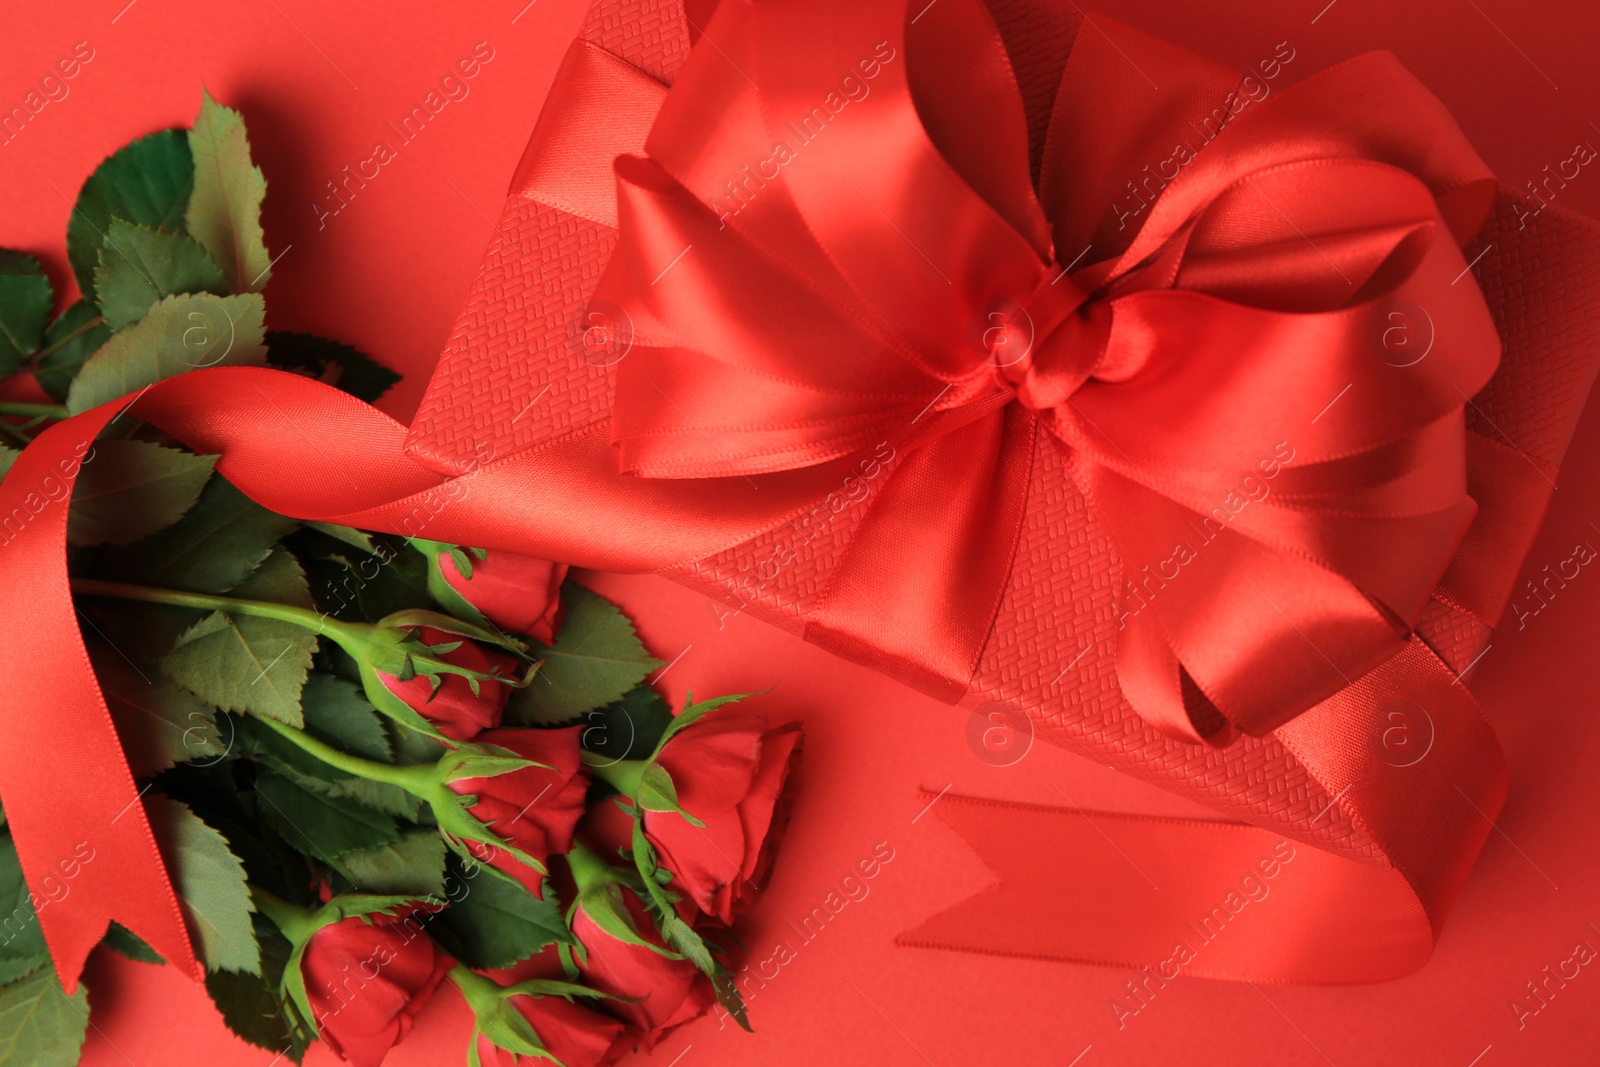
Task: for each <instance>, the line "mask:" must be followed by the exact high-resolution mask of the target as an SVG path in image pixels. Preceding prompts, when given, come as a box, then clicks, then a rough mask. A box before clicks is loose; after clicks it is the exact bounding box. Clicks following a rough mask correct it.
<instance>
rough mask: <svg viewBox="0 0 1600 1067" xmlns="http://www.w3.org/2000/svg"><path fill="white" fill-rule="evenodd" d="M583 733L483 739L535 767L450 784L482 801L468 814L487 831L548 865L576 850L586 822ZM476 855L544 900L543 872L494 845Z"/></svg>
mask: <svg viewBox="0 0 1600 1067" xmlns="http://www.w3.org/2000/svg"><path fill="white" fill-rule="evenodd" d="M582 730H583V727H581V726H568V727H564V728H562V729H554V730H541V729H514V728H507V729H501V730H490V731H487V732H486V733H482V734H479V735H478V738H477V743H478V744H480V745H493V746H495V747H498V748H503V749H506V750H508V751H510V752H512V753H515V754H516V755H517V756H520V757H521V758H522V759H525V760H530V761H532V762H533V764H535V765H534V766H528V767H522V768H520V769H518V770H514V771H511V772H509V773H505V774H496V775H494V776H493V777H464V778H457V779H455V780H453V781H450V782H448V783H447V785H448V787H449V788H450V790H451V791H452V792H454V793H457V794H459V795H460V796H463V797H473V798H476V802H475V803H473V804H472V806H471V807H469V808H468V809H467V811H468V812H469V813H470V814H471V815H472V816H473V817H474V818H476V819H477V820H478V821H479V822H480V823H482V824H483V826H484V828H485V829H487V830H489V831H492V832H493V833H494V834H495V835H497V836H498V837H500V838H501V839H502V840H503V841H504V842H506V843H507V844H509V845H510V846H511V847H512V848H514V849H516V850H517V851H518V852H520V853H522V854H523V855H525V856H527V857H531V858H532V859H533V860H535V861H536V862H537V863H539V864H541V865H543V864H544V863H545V862H546V861H547V860H548V859H549V857H551V856H554V855H559V854H560V853H563V852H566V851H567V850H568V849H569V848H571V847H572V835H573V831H574V830H575V829H576V828H577V825H578V820H579V819H580V818H582V817H583V808H584V798H585V797H586V796H587V795H588V792H589V776H588V774H587V773H586V772H585V770H584V768H583V765H582V757H581V753H580V750H579V746H578V738H579V735H580V734H581V732H582ZM541 765H542V766H541ZM474 854H475V855H477V856H479V857H480V858H481V859H483V860H484V861H485V862H487V863H488V864H489V865H490V866H493V867H496V868H498V869H499V870H502V871H504V872H505V873H506V874H509V875H510V876H511V877H513V878H515V879H516V880H517V881H519V882H521V883H522V884H523V885H524V886H526V887H527V889H528V891H529V892H530V893H532V894H533V895H534V896H536V897H542V896H543V893H542V888H543V881H544V878H543V872H542V871H540V870H536V869H534V868H532V867H530V866H528V865H527V863H525V862H523V861H522V860H520V859H518V858H517V857H516V856H514V855H512V854H511V853H510V852H508V851H507V850H505V849H501V848H496V847H494V846H493V845H489V846H487V847H485V848H483V849H474Z"/></svg>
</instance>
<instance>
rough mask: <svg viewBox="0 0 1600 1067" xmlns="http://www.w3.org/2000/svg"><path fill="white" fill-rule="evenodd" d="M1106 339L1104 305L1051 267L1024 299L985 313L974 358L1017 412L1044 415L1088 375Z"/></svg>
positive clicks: (1108, 315) (1108, 326) (1108, 328)
mask: <svg viewBox="0 0 1600 1067" xmlns="http://www.w3.org/2000/svg"><path fill="white" fill-rule="evenodd" d="M1110 337H1111V309H1110V306H1109V305H1108V304H1106V302H1105V301H1103V300H1095V299H1091V298H1090V294H1089V293H1088V292H1086V291H1085V290H1084V289H1083V288H1082V287H1080V286H1079V285H1077V284H1076V283H1075V282H1074V281H1073V280H1072V279H1071V278H1070V277H1068V276H1067V272H1066V271H1065V270H1063V269H1061V268H1060V267H1059V266H1057V265H1056V264H1054V263H1052V264H1051V265H1050V266H1049V267H1048V268H1046V270H1045V272H1044V275H1043V276H1042V277H1041V279H1040V281H1039V284H1038V285H1037V286H1035V287H1034V289H1033V292H1031V293H1029V294H1028V296H1027V297H1026V298H1024V299H1023V300H1021V301H1020V302H1019V301H1006V302H1004V303H1002V304H1001V305H999V306H998V307H996V308H994V309H993V310H991V311H989V312H988V313H987V315H986V316H985V318H984V326H983V330H982V333H981V334H980V336H979V357H980V358H981V359H982V360H983V362H984V363H985V364H986V365H987V366H988V367H989V368H992V371H993V374H994V376H995V377H996V378H997V379H998V381H999V382H1000V384H1001V387H1002V388H1003V389H1005V390H1007V391H1010V392H1011V393H1013V394H1014V395H1015V397H1016V399H1017V402H1018V403H1020V404H1021V405H1022V406H1023V407H1025V408H1028V409H1029V410H1030V411H1041V412H1043V411H1050V410H1051V409H1053V408H1056V407H1059V406H1061V405H1063V404H1066V403H1067V401H1068V398H1070V397H1071V396H1072V394H1073V393H1075V392H1077V391H1078V388H1079V386H1081V385H1083V383H1084V382H1086V381H1088V380H1089V378H1090V377H1091V376H1093V375H1094V373H1095V370H1096V368H1097V367H1098V366H1099V365H1100V362H1101V359H1102V357H1103V356H1104V355H1105V351H1106V343H1107V341H1108V340H1109V339H1110Z"/></svg>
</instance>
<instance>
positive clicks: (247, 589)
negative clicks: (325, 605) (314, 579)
mask: <svg viewBox="0 0 1600 1067" xmlns="http://www.w3.org/2000/svg"><path fill="white" fill-rule="evenodd" d="M233 595H234V596H235V597H238V598H239V599H241V600H266V601H270V602H271V603H274V604H289V605H292V606H293V607H297V608H308V609H312V610H315V608H316V604H315V603H314V602H313V601H312V599H311V587H310V586H308V585H307V584H306V572H305V571H304V570H303V569H302V568H301V566H300V561H299V560H297V559H295V558H294V554H293V553H291V552H290V551H289V550H288V549H286V548H283V547H282V546H279V547H277V548H274V549H273V550H272V551H271V552H270V553H268V554H267V558H266V559H264V560H262V561H261V565H260V566H259V567H257V568H256V569H255V572H254V573H253V574H251V575H250V577H249V578H246V579H245V580H244V581H243V582H240V583H239V584H238V585H237V586H235V587H234V589H233Z"/></svg>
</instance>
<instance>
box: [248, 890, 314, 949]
mask: <svg viewBox="0 0 1600 1067" xmlns="http://www.w3.org/2000/svg"><path fill="white" fill-rule="evenodd" d="M250 896H251V898H252V899H253V900H254V901H255V904H256V910H257V911H259V912H260V913H261V914H263V915H265V916H266V917H267V918H269V919H271V920H272V924H273V925H274V926H276V927H277V928H278V929H279V930H280V931H282V932H283V936H284V937H287V938H288V939H289V941H290V943H292V944H296V945H298V944H300V943H301V942H303V941H305V939H306V938H308V937H310V936H311V935H312V934H313V933H315V932H316V930H315V929H314V928H313V926H312V923H311V913H310V912H309V911H307V910H306V909H305V908H302V907H300V906H299V905H298V904H291V903H289V902H288V901H287V900H284V899H283V898H282V897H279V896H276V895H275V894H272V893H269V892H267V891H266V890H265V889H262V888H261V887H260V886H258V885H252V886H251V887H250Z"/></svg>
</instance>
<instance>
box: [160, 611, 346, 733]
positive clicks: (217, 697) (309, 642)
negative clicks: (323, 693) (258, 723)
mask: <svg viewBox="0 0 1600 1067" xmlns="http://www.w3.org/2000/svg"><path fill="white" fill-rule="evenodd" d="M316 648H317V635H316V634H314V633H312V632H311V631H310V630H307V629H305V628H304V627H302V626H297V625H295V624H294V623H291V622H280V621H278V620H277V619H259V618H254V617H252V616H248V615H237V616H235V615H228V614H226V613H224V612H220V611H217V612H213V613H211V614H210V615H208V616H206V617H205V618H204V619H201V620H200V621H199V622H198V623H196V624H195V625H194V626H192V627H190V629H189V630H188V631H187V632H186V633H184V635H183V636H182V637H180V638H178V647H177V648H174V649H173V650H172V651H171V652H169V653H167V655H165V656H164V657H162V659H161V662H160V667H161V672H162V673H163V674H165V675H166V676H167V677H168V678H171V679H172V680H173V681H174V682H177V683H178V684H179V685H181V686H183V687H184V688H185V689H187V690H188V691H189V692H191V693H193V694H194V695H195V696H197V697H199V698H200V699H201V700H204V701H206V702H207V703H210V704H214V705H216V706H217V707H219V708H221V709H222V710H224V711H242V712H244V713H246V714H249V715H257V716H260V717H261V718H264V719H276V720H278V721H279V722H283V723H288V724H289V725H290V726H294V727H299V726H301V725H302V724H303V723H304V719H303V718H302V716H301V713H300V689H301V687H302V686H304V685H305V682H306V673H307V672H308V671H309V670H310V669H311V657H312V654H313V653H314V652H315V651H316Z"/></svg>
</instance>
